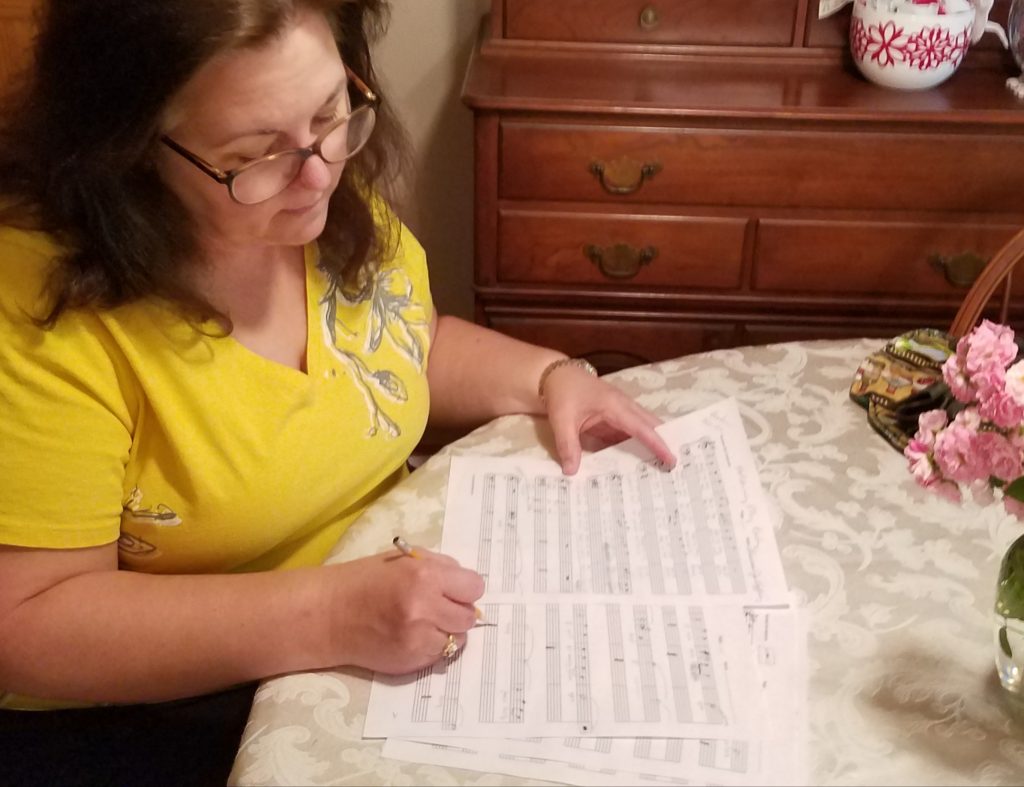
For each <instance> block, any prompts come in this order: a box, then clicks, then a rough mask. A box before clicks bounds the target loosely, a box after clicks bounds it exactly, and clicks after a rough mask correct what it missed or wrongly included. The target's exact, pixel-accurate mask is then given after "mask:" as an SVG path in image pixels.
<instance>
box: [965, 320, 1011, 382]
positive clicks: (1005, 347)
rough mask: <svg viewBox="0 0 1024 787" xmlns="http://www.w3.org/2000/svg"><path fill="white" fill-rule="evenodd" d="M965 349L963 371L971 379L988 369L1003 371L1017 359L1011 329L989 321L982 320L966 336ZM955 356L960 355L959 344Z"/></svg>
mask: <svg viewBox="0 0 1024 787" xmlns="http://www.w3.org/2000/svg"><path fill="white" fill-rule="evenodd" d="M966 349H967V352H966V353H965V354H964V369H966V371H967V374H969V375H971V376H972V377H973V376H974V375H975V374H977V373H978V372H980V371H982V370H983V369H987V368H989V367H997V368H999V369H1005V368H1006V367H1007V366H1009V365H1010V364H1011V363H1013V359H1014V358H1016V357H1017V345H1016V344H1015V343H1014V341H1013V329H1011V328H1008V327H1007V326H1005V325H1000V324H999V323H995V322H992V321H990V320H982V321H981V325H979V326H978V327H977V328H975V329H974V330H973V331H971V333H970V334H968V336H967V348H966ZM957 355H960V345H959V344H958V345H957Z"/></svg>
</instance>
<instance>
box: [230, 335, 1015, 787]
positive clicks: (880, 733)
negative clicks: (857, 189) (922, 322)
mask: <svg viewBox="0 0 1024 787" xmlns="http://www.w3.org/2000/svg"><path fill="white" fill-rule="evenodd" d="M880 344H881V343H880V342H879V341H878V340H877V339H871V340H867V339H859V340H852V341H851V340H844V341H819V342H802V343H788V344H776V345H767V346H761V347H746V348H739V349H731V350H719V351H715V352H710V353H705V354H701V355H692V356H687V357H683V358H678V359H675V360H670V361H664V362H661V363H657V364H652V365H649V366H642V367H637V368H634V369H627V370H624V371H622V372H619V373H617V374H615V375H613V376H612V377H611V378H610V379H611V380H612V381H613V382H614V383H615V384H616V385H618V386H620V387H621V388H622V389H623V390H625V391H626V392H628V393H629V394H630V395H632V396H634V397H635V398H636V399H637V400H638V401H639V402H640V403H641V404H643V405H645V406H646V407H648V408H650V409H651V410H653V411H654V412H656V413H658V414H659V415H660V416H662V417H664V418H672V417H676V416H678V415H682V414H685V413H687V412H691V411H693V410H696V409H699V408H700V407H703V406H706V405H708V404H711V403H713V402H715V401H718V400H719V399H721V398H723V397H728V396H731V397H735V399H736V400H737V402H738V404H739V407H740V411H741V413H742V415H743V420H744V426H745V428H746V431H747V435H748V437H749V439H750V442H751V447H752V449H753V452H754V455H755V457H756V459H757V462H758V466H759V470H760V473H761V481H762V484H763V486H764V488H765V491H766V493H767V495H768V497H769V500H770V504H771V506H772V509H773V516H774V517H775V521H776V529H777V538H778V543H779V549H780V551H781V554H782V561H783V565H784V567H785V571H786V576H787V580H788V582H789V584H790V586H791V588H793V590H794V591H795V592H796V594H797V595H798V597H799V598H800V599H801V601H802V602H803V603H804V604H805V605H806V607H807V609H808V611H809V635H808V660H809V665H810V678H809V680H810V683H809V692H808V693H809V709H808V710H809V717H810V723H809V730H808V735H809V739H808V748H809V752H810V769H811V771H810V778H811V781H812V783H814V784H879V783H881V784H968V783H975V784H1020V783H1024V722H1019V721H1016V720H1015V718H1014V716H1013V714H1012V712H1011V709H1010V708H1009V706H1008V705H1007V704H1006V702H1005V699H1004V698H1003V697H1002V695H1001V691H1002V690H1001V689H1000V687H999V685H998V681H997V679H996V677H995V672H994V668H993V661H992V658H993V657H992V654H993V623H992V617H991V607H992V603H993V600H994V583H995V577H996V571H997V568H998V564H999V559H1000V557H1001V556H1002V553H1003V551H1004V550H1005V549H1006V547H1007V546H1008V545H1009V543H1010V542H1011V541H1012V540H1013V539H1014V538H1015V537H1016V536H1017V535H1018V534H1019V533H1020V532H1021V531H1022V525H1021V523H1019V522H1018V521H1016V520H1015V519H1013V518H1012V517H1009V516H1007V515H1006V514H1005V513H1004V512H1003V510H1002V507H1001V506H997V505H990V506H987V507H979V506H976V505H974V504H972V503H965V504H963V505H954V504H951V503H948V502H946V501H944V500H942V499H940V498H939V497H938V496H936V495H932V494H929V493H927V492H925V491H924V490H922V489H919V488H918V487H917V486H916V485H915V484H914V482H913V481H912V479H911V477H910V474H909V473H908V472H907V469H906V461H905V460H904V458H903V457H902V456H900V455H899V454H898V453H897V452H896V451H894V450H893V449H892V448H890V447H889V446H888V444H886V443H885V442H884V441H883V440H882V439H881V438H880V437H879V436H877V435H876V434H875V433H874V432H873V431H872V429H871V428H870V427H869V426H868V423H867V419H866V414H865V412H864V411H863V410H862V409H860V408H859V407H858V406H857V405H856V404H854V403H853V402H851V401H850V400H849V398H848V394H847V391H848V388H849V384H850V380H851V378H852V375H853V372H854V370H855V369H856V367H857V364H858V363H859V361H860V360H862V359H863V358H864V357H865V356H866V355H868V354H869V353H870V352H871V351H873V350H875V349H877V348H878V347H879V346H880ZM550 446H551V439H550V435H549V433H548V431H547V426H546V424H545V423H544V422H543V421H542V420H539V419H534V418H529V417H526V416H510V417H504V418H500V419H497V420H496V421H494V422H492V423H490V424H488V425H487V426H484V427H482V428H480V429H478V430H477V431H475V432H473V433H472V434H470V435H469V436H467V437H465V438H463V439H461V440H459V441H457V442H455V443H453V444H452V445H450V446H448V447H447V448H445V449H444V450H443V451H442V452H441V453H439V454H437V455H436V456H434V457H432V458H431V459H430V460H429V461H427V462H426V463H425V464H424V465H423V466H422V467H420V468H419V469H418V470H416V471H415V472H414V473H413V474H412V475H411V476H409V478H407V479H406V480H405V481H404V482H403V483H402V484H401V485H399V486H397V487H396V488H395V489H394V490H392V491H391V492H390V493H389V494H388V495H387V496H386V497H384V498H382V499H381V500H380V501H378V502H377V503H375V504H374V505H373V506H372V507H371V508H370V509H368V510H367V512H366V514H365V515H364V516H363V517H362V518H361V519H360V520H359V521H358V522H357V523H356V524H355V525H353V527H352V528H351V530H350V531H349V533H348V534H346V536H345V538H344V539H342V541H341V543H340V544H339V545H338V547H337V549H336V550H335V552H334V553H333V554H332V557H331V558H330V559H331V561H332V562H334V561H339V560H348V559H352V558H355V557H360V556H363V555H367V554H372V553H374V552H379V551H381V550H382V549H385V548H387V547H389V545H390V539H391V536H392V534H393V533H395V532H402V533H405V534H406V535H407V536H408V537H409V538H410V540H415V541H417V542H419V543H422V544H424V545H432V544H438V543H439V542H440V532H441V524H442V518H443V510H444V498H445V484H446V482H447V477H448V457H449V456H451V455H453V454H480V455H486V456H508V455H511V454H516V455H522V456H544V455H546V452H547V451H548V450H549V447H550ZM370 680H371V675H370V673H368V672H366V671H362V670H345V671H325V672H319V673H302V674H294V675H288V676H284V677H279V678H275V679H272V680H268V681H265V682H264V684H263V685H262V686H261V687H260V689H259V691H258V692H257V695H256V701H255V703H254V705H253V709H252V713H251V716H250V720H249V724H248V726H247V728H246V731H245V734H244V735H243V738H242V743H241V746H240V749H239V753H238V757H237V759H236V761H235V767H234V770H233V772H232V776H231V783H232V784H242V785H262V784H426V783H431V784H523V783H530V782H524V781H523V780H521V779H517V778H513V777H509V776H498V775H490V776H483V775H482V774H479V773H475V772H470V771H463V770H455V769H443V768H438V767H434V766H423V765H418V764H414V763H404V762H398V761H393V760H385V759H383V758H381V756H380V742H377V741H363V740H361V734H362V726H363V718H364V713H365V710H366V705H367V699H368V696H369V687H370ZM532 783H539V782H532Z"/></svg>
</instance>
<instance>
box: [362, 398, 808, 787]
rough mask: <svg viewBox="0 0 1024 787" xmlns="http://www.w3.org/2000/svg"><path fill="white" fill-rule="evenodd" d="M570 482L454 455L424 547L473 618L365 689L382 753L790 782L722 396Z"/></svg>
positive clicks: (786, 603)
mask: <svg viewBox="0 0 1024 787" xmlns="http://www.w3.org/2000/svg"><path fill="white" fill-rule="evenodd" d="M659 432H660V433H661V434H662V436H663V437H664V438H665V439H666V440H667V441H668V442H669V444H670V445H672V446H673V448H674V449H675V451H676V453H677V456H678V457H679V462H678V464H677V466H676V467H675V468H674V469H673V470H671V471H666V470H664V469H663V468H661V467H660V466H659V465H658V464H657V463H656V462H654V461H653V460H652V459H651V458H650V456H649V454H648V453H647V452H646V450H645V449H643V448H641V447H639V446H637V445H636V444H635V443H632V442H630V443H624V444H622V445H620V446H616V447H614V448H611V449H608V450H606V451H602V452H600V453H599V454H595V455H593V456H591V457H588V458H587V459H586V460H585V461H584V463H583V465H582V467H581V469H580V471H579V473H578V474H577V475H576V476H573V477H565V476H563V475H562V474H561V471H560V468H559V467H558V465H557V464H555V463H554V462H552V461H549V460H517V459H486V458H480V457H454V458H453V459H452V466H451V476H450V481H449V486H448V503H447V508H446V512H445V524H444V537H443V543H442V551H443V552H445V553H447V554H449V555H451V556H452V557H454V558H456V559H457V560H458V561H459V562H460V563H461V564H462V565H464V566H469V567H472V568H474V569H476V570H477V571H478V572H479V573H480V574H481V575H483V577H484V579H485V581H486V587H487V589H486V592H485V595H484V598H483V600H482V604H481V606H482V609H483V611H484V616H485V618H486V620H487V621H488V623H490V624H492V625H488V626H480V627H477V628H476V629H474V630H473V631H471V632H470V634H469V640H468V643H467V646H466V648H465V649H464V650H462V651H461V652H460V653H459V654H458V656H457V657H456V658H454V659H452V660H450V661H441V662H439V663H438V664H436V665H435V666H434V667H433V668H431V669H425V670H422V671H421V672H420V673H418V674H416V675H414V676H406V677H402V678H389V677H384V676H377V677H376V678H375V680H374V685H373V688H372V692H371V697H370V705H369V710H368V714H367V719H366V727H365V731H364V735H365V737H367V738H387V742H386V744H385V747H384V755H385V756H387V757H392V758H395V759H402V760H410V761H413V762H423V763H432V764H436V765H443V766H448V767H460V768H469V769H473V770H480V771H487V772H496V773H507V774H513V775H519V776H524V777H533V778H542V779H549V780H554V781H564V782H567V783H570V784H582V785H601V784H622V783H638V782H653V783H670V784H692V783H713V784H725V785H730V784H735V785H742V784H798V783H803V782H805V780H806V773H805V765H804V763H805V758H804V757H803V751H802V743H803V728H804V724H805V715H806V712H805V704H806V702H805V691H804V686H805V682H806V677H805V676H806V665H805V636H804V631H803V625H802V621H801V619H800V616H799V613H798V611H797V610H795V609H794V608H793V607H792V606H791V604H790V597H789V594H788V591H787V589H786V585H785V579H784V576H783V572H782V566H781V562H780V560H779V553H778V547H777V546H776V542H775V537H774V533H773V530H772V526H771V520H770V517H769V515H768V511H767V508H766V505H765V499H764V497H763V493H762V490H761V486H760V483H759V481H758V477H757V471H756V467H755V465H754V461H753V457H752V455H751V452H750V448H749V445H748V443H747V440H746V436H745V434H744V432H743V426H742V422H741V420H740V417H739V413H738V410H737V408H736V405H735V402H733V401H732V400H726V401H724V402H722V403H719V404H717V405H714V406H712V407H709V408H706V409H704V410H701V411H699V412H697V413H692V414H690V415H688V416H684V417H683V418H680V419H677V420H675V421H673V422H671V423H669V424H665V425H664V426H663V427H661V428H660V429H659Z"/></svg>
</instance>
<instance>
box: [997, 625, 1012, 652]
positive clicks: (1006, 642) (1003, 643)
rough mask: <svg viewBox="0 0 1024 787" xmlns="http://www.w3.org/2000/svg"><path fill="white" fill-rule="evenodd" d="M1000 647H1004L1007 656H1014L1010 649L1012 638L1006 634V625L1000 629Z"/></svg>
mask: <svg viewBox="0 0 1024 787" xmlns="http://www.w3.org/2000/svg"><path fill="white" fill-rule="evenodd" d="M999 647H1000V648H1002V649H1003V653H1005V654H1006V658H1008V659H1012V658H1013V651H1012V650H1010V638H1009V637H1007V636H1006V626H1003V627H1002V628H1000V629H999Z"/></svg>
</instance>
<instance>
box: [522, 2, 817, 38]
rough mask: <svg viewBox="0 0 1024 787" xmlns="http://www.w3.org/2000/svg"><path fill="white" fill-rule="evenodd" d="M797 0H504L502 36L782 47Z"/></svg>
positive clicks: (790, 29) (790, 31)
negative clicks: (599, 0) (712, 0)
mask: <svg viewBox="0 0 1024 787" xmlns="http://www.w3.org/2000/svg"><path fill="white" fill-rule="evenodd" d="M797 5H798V2H797V0H756V5H755V4H752V3H751V2H750V0H714V2H708V0H603V2H601V3H598V2H595V0H505V36H506V37H507V38H520V39H522V38H525V39H533V40H542V41H589V42H599V43H634V44H645V43H658V44H733V45H767V46H787V45H789V44H790V43H791V42H792V39H793V28H794V23H795V20H796V9H797Z"/></svg>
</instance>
